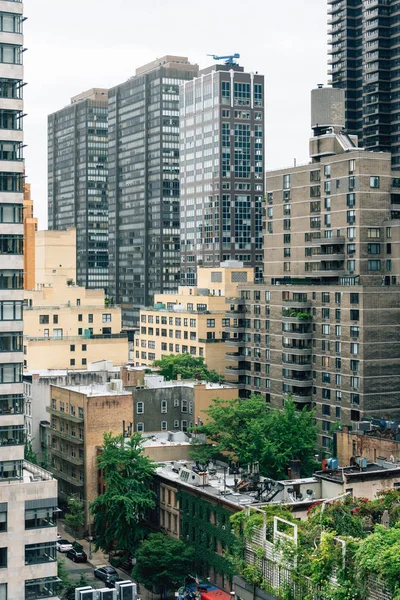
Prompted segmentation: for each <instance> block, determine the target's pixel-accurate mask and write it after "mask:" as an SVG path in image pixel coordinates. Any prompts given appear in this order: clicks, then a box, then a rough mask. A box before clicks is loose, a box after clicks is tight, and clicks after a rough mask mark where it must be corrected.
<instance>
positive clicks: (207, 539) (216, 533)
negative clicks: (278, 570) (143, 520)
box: [178, 490, 237, 579]
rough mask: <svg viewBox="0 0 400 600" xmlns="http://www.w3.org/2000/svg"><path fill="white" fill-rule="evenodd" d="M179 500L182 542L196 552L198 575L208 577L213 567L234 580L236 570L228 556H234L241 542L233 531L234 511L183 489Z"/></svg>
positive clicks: (179, 494)
mask: <svg viewBox="0 0 400 600" xmlns="http://www.w3.org/2000/svg"><path fill="white" fill-rule="evenodd" d="M178 500H179V506H180V520H181V527H180V530H181V539H182V540H183V541H185V542H187V543H188V544H189V545H191V546H193V547H194V548H195V550H196V552H195V565H194V567H195V569H196V572H198V573H201V574H205V575H207V574H208V571H209V569H210V568H212V569H214V570H215V572H216V573H219V574H220V575H224V576H225V577H227V578H228V579H231V578H232V576H233V575H234V574H235V572H236V569H235V568H234V566H233V565H232V561H231V560H230V559H227V558H226V557H225V556H224V554H225V553H226V552H229V553H231V552H232V551H233V548H234V546H235V544H236V543H237V539H236V537H235V535H234V533H233V531H232V529H231V522H230V517H231V516H232V512H231V511H229V510H227V509H226V508H223V507H222V506H220V505H219V504H213V503H211V502H209V501H207V500H205V499H203V498H199V497H197V496H193V495H192V494H188V493H186V492H184V491H182V490H181V491H179V492H178ZM221 552H222V554H221Z"/></svg>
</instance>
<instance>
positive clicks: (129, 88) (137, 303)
mask: <svg viewBox="0 0 400 600" xmlns="http://www.w3.org/2000/svg"><path fill="white" fill-rule="evenodd" d="M197 73H198V66H197V65H192V64H190V62H189V61H188V59H187V58H186V57H182V56H164V57H163V58H160V59H158V60H155V61H154V62H152V63H150V64H148V65H144V66H143V67H140V68H139V69H136V74H135V76H134V77H131V78H130V79H128V81H126V82H125V83H122V84H121V85H118V86H117V87H115V88H112V89H111V90H110V91H109V102H108V108H109V124H110V129H109V134H110V143H109V205H110V295H111V296H112V297H113V298H114V301H115V302H116V303H118V304H121V305H122V311H123V321H124V325H126V326H128V327H132V326H133V325H137V324H138V317H139V307H144V306H148V305H149V304H150V303H151V302H152V300H153V296H154V294H155V293H163V292H169V291H173V292H175V291H176V290H177V289H178V285H179V267H180V215H179V155H180V148H179V85H180V84H181V83H183V82H184V81H185V80H190V79H192V78H193V77H195V76H196V75H197Z"/></svg>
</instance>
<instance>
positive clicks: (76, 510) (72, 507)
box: [65, 494, 85, 539]
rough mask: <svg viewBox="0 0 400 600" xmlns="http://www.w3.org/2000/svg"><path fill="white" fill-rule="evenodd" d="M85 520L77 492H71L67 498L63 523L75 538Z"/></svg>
mask: <svg viewBox="0 0 400 600" xmlns="http://www.w3.org/2000/svg"><path fill="white" fill-rule="evenodd" d="M84 522H85V515H84V512H83V502H82V500H80V499H79V496H78V495H77V494H72V496H70V497H69V498H68V502H67V512H66V515H65V524H66V525H67V527H69V528H70V530H71V531H72V533H73V535H74V537H75V539H76V538H77V536H78V533H79V532H80V529H81V527H83V524H84Z"/></svg>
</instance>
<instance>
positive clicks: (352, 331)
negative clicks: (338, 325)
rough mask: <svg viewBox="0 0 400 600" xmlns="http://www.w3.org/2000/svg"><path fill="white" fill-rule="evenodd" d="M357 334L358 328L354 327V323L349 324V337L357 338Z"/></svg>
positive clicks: (358, 333)
mask: <svg viewBox="0 0 400 600" xmlns="http://www.w3.org/2000/svg"><path fill="white" fill-rule="evenodd" d="M359 335H360V328H359V327H356V326H354V325H351V326H350V337H351V338H352V339H354V338H358V336H359Z"/></svg>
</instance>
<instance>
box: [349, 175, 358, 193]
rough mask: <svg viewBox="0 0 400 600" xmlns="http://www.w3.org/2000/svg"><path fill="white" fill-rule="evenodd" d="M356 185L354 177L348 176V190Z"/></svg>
mask: <svg viewBox="0 0 400 600" xmlns="http://www.w3.org/2000/svg"><path fill="white" fill-rule="evenodd" d="M355 187H356V178H355V177H354V176H350V177H349V190H354V188H355Z"/></svg>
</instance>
